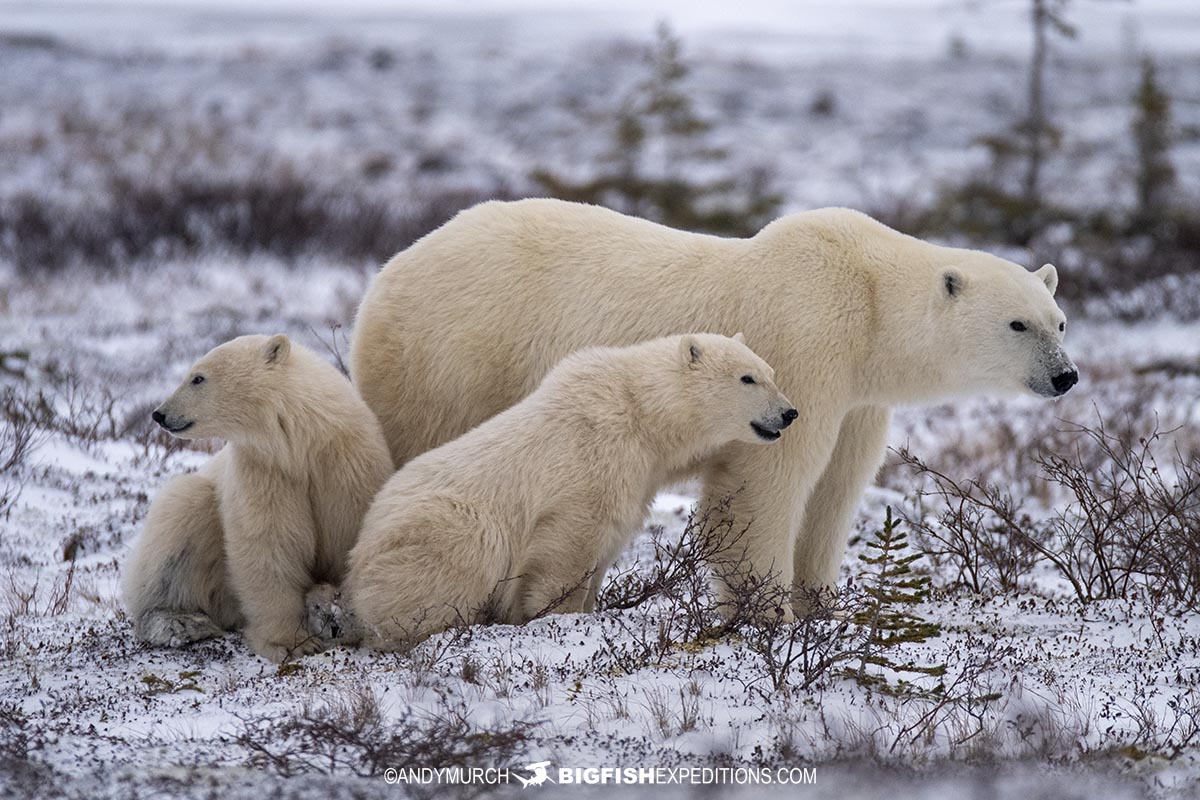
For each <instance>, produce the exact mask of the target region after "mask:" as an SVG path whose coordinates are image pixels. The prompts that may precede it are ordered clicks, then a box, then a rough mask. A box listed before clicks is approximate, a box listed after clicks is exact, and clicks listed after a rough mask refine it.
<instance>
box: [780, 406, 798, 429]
mask: <svg viewBox="0 0 1200 800" xmlns="http://www.w3.org/2000/svg"><path fill="white" fill-rule="evenodd" d="M798 416H800V412H799V411H797V410H796V409H794V408H789V409H788V410H787V411H785V412H783V424H782V425H780V426H779V427H780V428H786V427H787V426H788V425H791V424H792V423H793V422H795V421H796V417H798Z"/></svg>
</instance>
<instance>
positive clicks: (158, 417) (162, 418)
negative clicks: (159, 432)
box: [150, 411, 167, 428]
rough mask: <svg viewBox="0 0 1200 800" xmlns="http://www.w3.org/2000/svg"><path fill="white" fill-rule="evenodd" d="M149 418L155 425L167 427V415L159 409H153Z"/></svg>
mask: <svg viewBox="0 0 1200 800" xmlns="http://www.w3.org/2000/svg"><path fill="white" fill-rule="evenodd" d="M150 419H152V420H154V423H155V424H156V425H161V426H163V427H164V428H165V427H167V415H166V414H164V413H162V412H161V411H155V412H154V413H153V414H151V415H150Z"/></svg>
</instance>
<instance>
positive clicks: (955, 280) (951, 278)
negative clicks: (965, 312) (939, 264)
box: [941, 268, 965, 297]
mask: <svg viewBox="0 0 1200 800" xmlns="http://www.w3.org/2000/svg"><path fill="white" fill-rule="evenodd" d="M941 280H942V291H943V292H945V293H946V296H947V297H958V296H959V295H960V294H962V290H963V285H964V283H965V282H964V281H963V276H962V273H961V272H959V271H958V270H956V269H953V268H951V269H948V270H944V271H943V272H942V277H941Z"/></svg>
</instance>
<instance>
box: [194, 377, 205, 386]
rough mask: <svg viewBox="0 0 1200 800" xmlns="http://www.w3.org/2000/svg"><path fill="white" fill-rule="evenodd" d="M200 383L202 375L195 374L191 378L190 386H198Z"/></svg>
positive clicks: (202, 380)
mask: <svg viewBox="0 0 1200 800" xmlns="http://www.w3.org/2000/svg"><path fill="white" fill-rule="evenodd" d="M202 383H204V376H203V375H197V376H196V377H194V378H192V386H199V385H200V384H202Z"/></svg>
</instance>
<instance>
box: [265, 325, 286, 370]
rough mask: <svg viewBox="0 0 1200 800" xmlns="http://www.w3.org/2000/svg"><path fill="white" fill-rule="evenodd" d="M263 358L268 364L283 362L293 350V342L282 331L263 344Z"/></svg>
mask: <svg viewBox="0 0 1200 800" xmlns="http://www.w3.org/2000/svg"><path fill="white" fill-rule="evenodd" d="M262 352H263V360H264V361H266V362H267V363H268V364H282V363H283V362H284V361H287V357H288V353H290V352H292V342H291V340H289V339H288V337H286V336H284V335H283V334H282V333H277V334H275V335H274V336H272V337H271V338H270V339H267V343H266V344H265V345H263V350H262Z"/></svg>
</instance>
